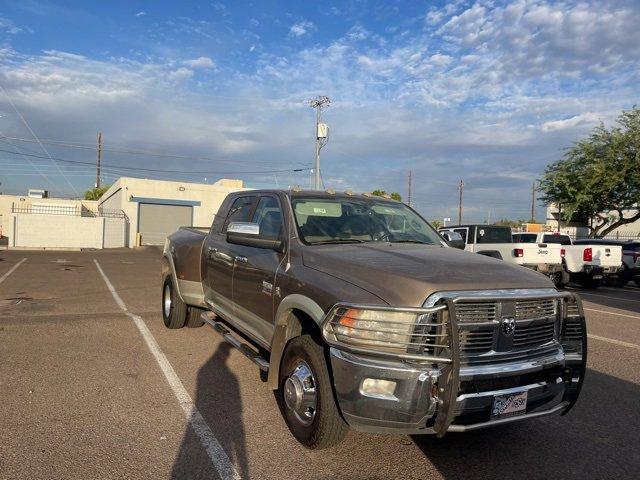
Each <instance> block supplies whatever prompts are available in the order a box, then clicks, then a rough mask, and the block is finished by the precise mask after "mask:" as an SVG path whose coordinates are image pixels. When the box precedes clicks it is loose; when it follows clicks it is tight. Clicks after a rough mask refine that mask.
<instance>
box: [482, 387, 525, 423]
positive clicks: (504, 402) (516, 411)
mask: <svg viewBox="0 0 640 480" xmlns="http://www.w3.org/2000/svg"><path fill="white" fill-rule="evenodd" d="M527 393H528V392H526V391H524V392H517V393H512V394H510V395H496V396H495V397H493V407H492V408H491V418H504V417H512V416H514V415H521V414H523V413H525V412H526V411H527Z"/></svg>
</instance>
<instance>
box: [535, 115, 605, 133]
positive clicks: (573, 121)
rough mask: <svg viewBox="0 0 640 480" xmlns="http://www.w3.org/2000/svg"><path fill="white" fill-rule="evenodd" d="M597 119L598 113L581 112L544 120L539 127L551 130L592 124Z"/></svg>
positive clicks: (547, 130)
mask: <svg viewBox="0 0 640 480" xmlns="http://www.w3.org/2000/svg"><path fill="white" fill-rule="evenodd" d="M598 120H599V118H598V115H596V114H595V113H592V112H587V113H581V114H580V115H574V116H573V117H570V118H565V119H563V120H550V121H548V122H544V123H543V124H542V125H541V126H540V129H541V130H542V131H543V132H553V131H557V130H566V129H568V128H573V127H577V126H578V125H584V124H589V125H593V124H595V123H597V122H598Z"/></svg>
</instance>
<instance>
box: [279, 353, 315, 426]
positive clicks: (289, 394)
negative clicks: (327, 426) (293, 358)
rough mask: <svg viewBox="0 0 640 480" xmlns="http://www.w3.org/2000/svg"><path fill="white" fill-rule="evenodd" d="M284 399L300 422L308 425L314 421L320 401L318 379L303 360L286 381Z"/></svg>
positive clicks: (297, 364) (299, 361)
mask: <svg viewBox="0 0 640 480" xmlns="http://www.w3.org/2000/svg"><path fill="white" fill-rule="evenodd" d="M284 401H285V404H286V405H287V408H288V409H289V410H291V411H292V412H293V414H294V415H295V417H296V418H297V419H298V421H299V422H300V423H302V424H303V425H305V426H306V425H310V424H311V423H312V422H313V419H314V418H315V416H316V408H317V403H318V396H317V392H316V379H315V377H314V376H313V372H312V371H311V368H310V367H309V365H307V364H306V362H304V361H303V360H298V362H297V363H296V366H295V368H294V369H293V372H292V373H291V375H290V376H289V377H288V378H287V379H286V380H285V382H284Z"/></svg>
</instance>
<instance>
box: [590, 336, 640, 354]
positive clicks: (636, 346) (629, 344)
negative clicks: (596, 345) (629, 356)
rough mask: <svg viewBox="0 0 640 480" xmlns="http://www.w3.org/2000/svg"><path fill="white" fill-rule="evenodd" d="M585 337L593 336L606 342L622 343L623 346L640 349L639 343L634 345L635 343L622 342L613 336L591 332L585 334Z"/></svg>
mask: <svg viewBox="0 0 640 480" xmlns="http://www.w3.org/2000/svg"><path fill="white" fill-rule="evenodd" d="M587 337H589V338H593V339H595V340H601V341H603V342H607V343H613V344H614V345H622V346H623V347H629V348H635V349H636V350H640V345H636V344H635V343H629V342H623V341H621V340H614V339H613V338H607V337H601V336H599V335H593V334H591V333H589V334H587Z"/></svg>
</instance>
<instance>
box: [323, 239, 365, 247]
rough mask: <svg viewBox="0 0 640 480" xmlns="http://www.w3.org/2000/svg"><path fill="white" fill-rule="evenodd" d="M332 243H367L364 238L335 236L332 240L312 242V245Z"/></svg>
mask: <svg viewBox="0 0 640 480" xmlns="http://www.w3.org/2000/svg"><path fill="white" fill-rule="evenodd" d="M332 243H365V241H364V240H360V239H358V238H334V239H332V240H322V241H320V242H311V245H329V244H332Z"/></svg>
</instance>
